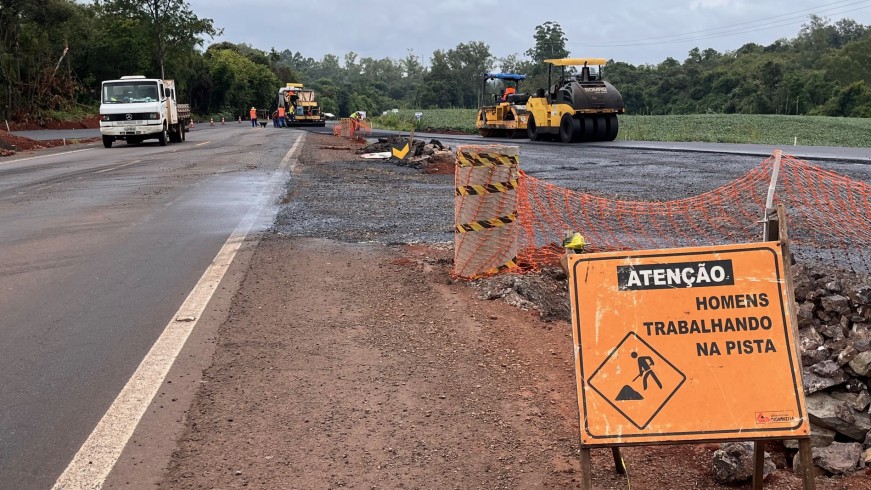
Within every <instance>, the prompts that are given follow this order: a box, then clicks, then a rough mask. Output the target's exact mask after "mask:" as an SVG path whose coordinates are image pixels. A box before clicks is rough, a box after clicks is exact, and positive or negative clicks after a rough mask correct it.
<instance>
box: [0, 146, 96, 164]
mask: <svg viewBox="0 0 871 490" xmlns="http://www.w3.org/2000/svg"><path fill="white" fill-rule="evenodd" d="M91 150H93V148H82V149H81V150H73V151H65V152H62V153H52V154H51V155H39V156H38V157H29V158H16V159H15V160H7V161H5V162H0V165H3V164H5V163H15V162H26V161H27V160H36V159H37V158H49V157H57V156H61V155H69V154H70V153H78V152H80V151H91Z"/></svg>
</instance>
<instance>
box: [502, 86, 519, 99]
mask: <svg viewBox="0 0 871 490" xmlns="http://www.w3.org/2000/svg"><path fill="white" fill-rule="evenodd" d="M516 92H517V89H515V88H514V87H505V93H504V94H502V101H503V102H504V101H507V100H508V96H509V95H511V94H513V93H516Z"/></svg>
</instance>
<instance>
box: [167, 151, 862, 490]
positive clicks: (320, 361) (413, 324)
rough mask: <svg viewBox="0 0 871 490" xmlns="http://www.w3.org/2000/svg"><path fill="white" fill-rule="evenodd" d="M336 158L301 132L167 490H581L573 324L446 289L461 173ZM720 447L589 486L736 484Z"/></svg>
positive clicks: (602, 469) (668, 454) (647, 460)
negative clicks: (722, 479) (717, 456)
mask: <svg viewBox="0 0 871 490" xmlns="http://www.w3.org/2000/svg"><path fill="white" fill-rule="evenodd" d="M341 145H345V143H342V142H341V140H339V139H337V138H333V137H330V136H319V135H309V136H308V137H307V142H306V144H305V147H304V148H303V152H302V155H301V159H300V162H299V165H297V166H296V169H295V171H294V174H293V176H292V179H291V181H290V183H289V185H288V194H287V196H286V198H285V202H284V204H283V206H284V209H283V210H282V212H281V214H280V216H279V218H278V219H277V221H276V223H275V226H274V230H273V233H271V234H270V235H268V236H267V237H265V238H264V239H263V241H262V242H261V243H260V245H259V247H258V249H257V251H256V252H255V255H254V257H253V258H252V260H251V268H250V270H249V271H248V273H247V276H246V278H245V280H244V282H243V284H242V286H241V288H240V290H239V292H238V293H237V294H236V296H235V298H234V300H233V303H232V306H231V310H230V313H229V318H228V320H227V322H226V323H225V324H224V325H223V326H222V327H221V328H220V332H219V336H218V339H217V349H216V353H215V356H214V359H213V363H212V366H211V367H210V368H209V369H208V370H206V372H205V373H204V380H203V385H202V388H201V389H200V390H199V393H198V395H197V397H196V400H195V403H194V405H193V407H192V408H191V411H190V413H189V416H188V419H187V421H186V429H185V432H184V434H183V436H182V438H181V439H180V440H179V443H178V448H177V450H176V451H175V453H174V455H173V458H172V461H171V463H170V466H169V468H168V469H167V471H166V473H165V475H164V478H163V480H162V482H161V484H160V488H185V489H187V488H343V487H347V488H372V489H375V488H463V489H465V488H517V489H526V488H573V487H577V486H578V468H579V465H578V453H577V440H578V427H577V424H578V414H577V398H576V393H575V380H574V368H573V360H572V342H571V334H570V329H569V324H568V323H567V322H565V321H563V320H554V321H544V320H542V319H541V317H540V315H539V314H538V312H537V311H534V310H532V309H530V310H529V311H525V310H523V309H520V308H517V307H515V306H511V305H508V304H506V303H504V302H501V301H487V300H484V299H480V298H479V294H480V293H479V292H478V290H476V289H474V288H471V287H469V286H468V285H467V283H463V282H454V281H453V280H452V278H451V277H450V274H449V271H450V262H451V256H452V250H451V247H450V240H451V238H452V235H451V229H452V225H453V223H452V221H453V220H452V213H451V211H452V208H451V206H452V186H453V185H452V176H450V175H428V174H424V173H421V172H419V171H414V170H410V169H406V168H401V167H395V166H393V165H391V164H389V163H388V162H370V161H362V160H359V159H357V158H355V156H354V155H353V154H352V152H351V151H350V149H336V147H337V146H341ZM330 148H332V149H330ZM400 244H401V245H400ZM521 306H523V305H521ZM718 447H719V445H683V446H670V447H643V448H631V449H628V450H626V451H625V452H624V457H625V460H626V463H627V465H628V467H629V475H630V476H629V478H630V479H631V480H630V479H627V478H626V477H624V476H620V475H616V474H615V473H614V472H613V471H612V464H613V463H612V462H611V455H610V452H608V451H603V450H597V451H594V452H593V464H594V481H595V485H594V486H595V487H596V488H605V489H624V488H629V485H630V483H631V487H632V488H669V489H690V488H736V487H720V486H718V485H716V484H715V483H714V482H713V480H712V476H711V467H710V465H711V456H712V454H713V452H714V450H716V449H717V448H718ZM775 459H776V461H775V462H776V463H779V466H780V467H783V466H785V464H786V462H785V460H777V458H775ZM781 459H782V458H781ZM859 476H861V475H859ZM854 480H855V481H854ZM866 484H867V480H859V479H855V478H854V479H849V480H829V479H824V480H823V481H820V482H818V488H823V489H835V488H854V489H858V488H867V486H865V485H866ZM767 485H768V488H799V487H800V483H799V482H798V480H797V479H795V478H794V477H793V476H792V473H791V472H790V471H788V470H778V471H776V472H775V473H774V474H773V476H771V477H770V479H769V481H768V482H767Z"/></svg>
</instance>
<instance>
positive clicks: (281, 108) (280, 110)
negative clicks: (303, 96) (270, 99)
mask: <svg viewBox="0 0 871 490" xmlns="http://www.w3.org/2000/svg"><path fill="white" fill-rule="evenodd" d="M284 116H285V112H284V104H278V127H280V128H286V127H287V121H285V120H284Z"/></svg>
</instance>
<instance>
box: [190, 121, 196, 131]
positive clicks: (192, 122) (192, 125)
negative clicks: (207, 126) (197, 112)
mask: <svg viewBox="0 0 871 490" xmlns="http://www.w3.org/2000/svg"><path fill="white" fill-rule="evenodd" d="M194 127H195V125H194V120H193V119H191V127H190V128H189V129H194Z"/></svg>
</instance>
